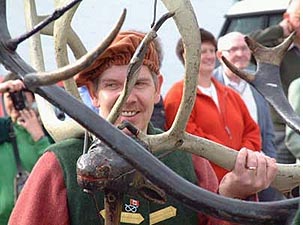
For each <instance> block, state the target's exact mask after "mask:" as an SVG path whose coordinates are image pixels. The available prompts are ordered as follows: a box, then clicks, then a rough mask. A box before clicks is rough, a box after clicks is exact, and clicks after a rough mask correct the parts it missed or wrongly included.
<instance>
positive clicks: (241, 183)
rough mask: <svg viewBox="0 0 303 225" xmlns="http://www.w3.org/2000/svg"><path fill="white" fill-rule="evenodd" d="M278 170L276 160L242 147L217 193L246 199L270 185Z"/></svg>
mask: <svg viewBox="0 0 303 225" xmlns="http://www.w3.org/2000/svg"><path fill="white" fill-rule="evenodd" d="M277 172H278V167H277V165H276V160H275V159H273V158H270V157H268V156H265V155H264V154H262V153H260V152H255V151H251V150H248V149H246V148H242V149H241V150H240V151H239V153H238V156H237V160H236V164H235V167H234V169H233V170H232V171H231V172H229V173H227V174H226V175H225V176H224V177H223V179H222V180H221V183H220V185H219V194H221V195H223V196H226V197H231V198H239V199H246V198H248V197H249V196H251V195H254V194H256V193H258V192H259V191H262V190H263V189H266V188H268V187H269V186H270V184H271V182H272V181H273V180H274V179H275V177H276V175H277Z"/></svg>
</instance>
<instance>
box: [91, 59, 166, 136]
mask: <svg viewBox="0 0 303 225" xmlns="http://www.w3.org/2000/svg"><path fill="white" fill-rule="evenodd" d="M127 68H128V66H127V65H122V66H116V65H114V66H112V67H110V68H109V69H107V70H105V71H104V72H103V73H102V75H101V76H100V77H99V78H98V79H97V80H96V81H95V82H98V87H97V90H95V91H94V90H93V89H94V88H93V87H92V86H91V87H89V90H90V95H91V97H92V100H93V104H94V106H95V107H97V108H99V114H100V116H102V117H103V118H107V116H108V115H109V113H110V111H111V109H112V107H113V105H114V104H115V102H116V100H117V98H118V97H119V96H120V94H121V93H122V90H123V86H124V82H125V79H126V75H127ZM154 79H157V80H158V81H157V82H156V83H155V81H154ZM154 79H153V77H152V73H151V72H150V70H149V69H148V67H146V66H144V65H143V66H142V68H141V70H140V72H139V76H138V80H137V82H136V84H135V86H134V88H133V89H132V92H131V94H130V95H129V97H128V99H127V101H126V103H125V104H124V106H123V108H122V113H121V115H120V117H119V118H118V120H117V122H116V124H120V123H121V122H122V121H123V120H127V121H129V122H131V123H132V124H134V125H135V126H136V127H137V128H138V129H140V130H141V131H143V132H146V131H147V126H148V122H149V121H150V118H151V115H152V112H153V109H154V104H155V103H157V102H158V101H159V100H160V87H161V85H162V76H157V77H156V78H154Z"/></svg>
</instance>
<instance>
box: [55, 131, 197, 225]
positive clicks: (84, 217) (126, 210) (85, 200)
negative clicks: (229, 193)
mask: <svg viewBox="0 0 303 225" xmlns="http://www.w3.org/2000/svg"><path fill="white" fill-rule="evenodd" d="M158 132H159V130H156V129H154V128H152V127H149V131H148V133H149V134H155V133H158ZM82 147H83V141H82V140H80V139H69V140H66V141H64V142H61V143H58V144H55V145H52V147H51V151H53V152H54V153H55V154H56V156H57V158H58V159H59V161H60V164H61V167H62V169H63V171H64V179H65V184H66V187H67V195H68V207H69V215H70V221H71V224H73V225H76V224H79V225H83V224H100V222H99V219H98V216H97V214H98V212H99V211H101V210H102V209H103V208H104V207H103V193H101V192H100V193H97V194H96V199H97V202H98V207H99V209H98V210H97V209H96V207H95V204H94V202H93V199H92V197H91V196H90V195H88V194H86V193H84V192H83V191H82V190H81V188H80V187H79V186H78V184H77V180H76V161H77V159H78V158H79V157H80V155H81V154H82ZM71 153H73V154H71ZM162 161H163V162H164V163H165V164H166V165H167V166H169V167H170V168H171V169H172V170H174V171H175V172H176V173H178V174H179V175H181V176H182V177H184V178H186V179H187V180H189V181H191V182H192V183H196V176H195V173H194V168H193V165H192V159H191V155H190V154H188V153H186V152H181V151H176V152H174V153H172V154H169V155H168V156H167V157H165V158H164V159H163V160H162ZM159 210H162V211H159ZM122 211H123V212H122V214H123V215H122V216H128V217H131V218H132V219H134V220H135V221H137V222H138V224H142V225H143V224H144V225H149V224H151V221H150V218H152V220H154V221H156V220H157V218H158V219H159V220H160V221H159V220H158V221H159V223H157V224H159V225H161V224H165V225H170V224H171V225H178V224H180V225H184V224H197V213H196V212H194V211H192V210H190V209H189V208H187V207H185V206H183V205H182V204H181V203H179V202H178V201H176V200H175V199H173V198H171V197H169V196H168V201H167V203H166V204H164V205H158V204H155V203H151V202H148V201H147V200H145V199H143V198H141V197H138V196H124V199H123V206H122ZM151 213H154V214H151ZM161 220H162V221H161ZM103 223H104V220H103ZM121 224H136V223H123V222H121Z"/></svg>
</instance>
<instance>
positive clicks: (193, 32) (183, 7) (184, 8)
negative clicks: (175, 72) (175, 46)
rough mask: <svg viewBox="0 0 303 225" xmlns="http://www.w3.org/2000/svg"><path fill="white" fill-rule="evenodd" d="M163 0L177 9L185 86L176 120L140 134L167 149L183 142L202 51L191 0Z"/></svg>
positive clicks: (157, 147) (149, 141)
mask: <svg viewBox="0 0 303 225" xmlns="http://www.w3.org/2000/svg"><path fill="white" fill-rule="evenodd" d="M163 3H164V4H165V6H166V8H167V9H168V10H169V11H170V12H174V13H175V15H174V20H175V23H176V25H177V27H178V29H179V32H180V34H181V35H182V39H183V43H184V46H185V49H186V55H185V78H184V82H185V85H184V86H185V90H184V92H183V96H182V100H181V104H180V106H179V110H178V112H177V115H176V118H175V120H174V123H173V125H172V127H171V128H170V129H169V130H168V131H166V132H165V133H162V134H158V135H152V136H148V135H145V134H143V133H142V132H139V134H138V137H139V138H140V139H142V140H144V141H145V142H146V143H148V145H149V146H150V148H151V150H152V151H157V150H158V149H161V150H164V149H166V150H168V149H172V148H174V147H178V146H180V145H182V143H183V136H184V130H185V127H186V124H187V121H188V119H189V116H190V113H191V110H192V108H193V105H194V102H195V98H196V87H197V83H198V71H199V66H200V55H201V38H200V32H199V26H198V22H197V20H196V17H195V14H194V11H193V8H192V6H191V4H190V3H188V1H180V0H178V1H169V0H163Z"/></svg>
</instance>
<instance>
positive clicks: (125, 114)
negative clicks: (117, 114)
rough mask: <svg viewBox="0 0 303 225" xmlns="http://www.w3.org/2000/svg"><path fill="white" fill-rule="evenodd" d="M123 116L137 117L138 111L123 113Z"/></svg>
mask: <svg viewBox="0 0 303 225" xmlns="http://www.w3.org/2000/svg"><path fill="white" fill-rule="evenodd" d="M121 115H122V116H134V115H136V111H123V112H122V113H121Z"/></svg>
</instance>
